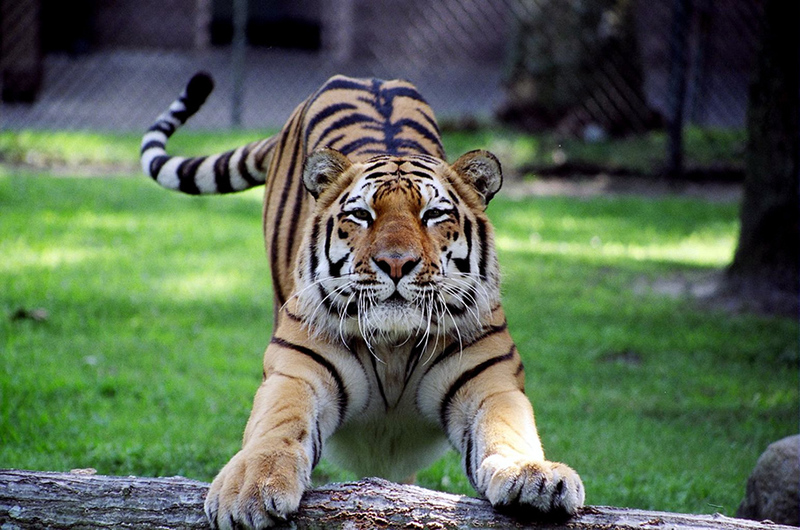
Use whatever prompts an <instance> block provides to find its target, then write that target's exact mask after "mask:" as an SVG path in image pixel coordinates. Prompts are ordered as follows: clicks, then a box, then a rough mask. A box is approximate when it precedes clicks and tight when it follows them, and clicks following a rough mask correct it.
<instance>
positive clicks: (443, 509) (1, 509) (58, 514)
mask: <svg viewBox="0 0 800 530" xmlns="http://www.w3.org/2000/svg"><path fill="white" fill-rule="evenodd" d="M207 490H208V484H206V483H203V482H198V481H195V480H189V479H186V478H183V477H171V478H141V477H111V476H103V475H94V474H91V473H75V472H73V473H51V472H34V471H21V470H0V528H1V529H2V530H17V529H32V528H36V529H38V528H52V529H67V528H69V529H77V528H86V529H89V528H153V529H201V528H202V529H205V528H208V523H207V522H206V518H205V515H204V513H203V499H205V496H206V492H207ZM531 523H532V522H531V521H523V520H520V519H519V518H518V517H513V516H511V515H508V514H501V513H498V512H497V511H495V510H493V509H492V507H491V506H490V505H489V503H488V502H486V501H484V500H480V499H475V498H471V497H465V496H459V495H451V494H448V493H440V492H436V491H431V490H427V489H424V488H420V487H417V486H409V485H399V484H394V483H392V482H388V481H385V480H381V479H373V478H370V479H362V480H359V481H357V482H350V483H345V484H331V485H327V486H323V487H320V488H316V489H314V490H312V491H309V492H308V493H307V494H306V495H305V496H304V497H303V501H302V503H301V505H300V511H299V512H298V513H297V514H296V515H295V516H294V517H292V519H291V521H290V522H289V523H287V524H286V525H284V527H285V528H297V529H318V528H326V529H331V528H333V529H335V528H342V529H344V528H347V529H358V528H406V529H423V528H435V529H442V530H444V529H451V528H452V529H456V528H459V529H462V528H475V527H478V528H505V529H509V528H522V527H524V526H528V525H529V524H531ZM533 525H534V526H536V527H537V528H542V529H552V530H557V529H570V530H601V529H602V530H610V529H622V530H629V529H630V530H634V529H636V530H643V529H644V530H666V529H670V530H790V529H791V527H786V526H780V525H776V524H770V523H758V522H753V521H746V520H741V519H732V518H729V517H724V516H721V515H683V514H675V513H665V512H650V511H643V510H633V509H627V508H609V507H600V506H590V507H586V508H584V509H582V510H581V512H580V513H579V514H578V515H577V516H575V517H573V518H572V519H570V520H568V521H566V522H548V523H534V524H533Z"/></svg>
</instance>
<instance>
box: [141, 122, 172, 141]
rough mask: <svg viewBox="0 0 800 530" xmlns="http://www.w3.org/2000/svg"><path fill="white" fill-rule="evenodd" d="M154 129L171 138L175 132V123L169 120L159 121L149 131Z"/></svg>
mask: <svg viewBox="0 0 800 530" xmlns="http://www.w3.org/2000/svg"><path fill="white" fill-rule="evenodd" d="M153 131H158V132H162V133H164V134H165V135H166V136H167V138H169V137H170V136H172V134H173V133H174V132H175V125H173V124H172V123H170V122H168V121H157V122H155V123H154V124H153V125H151V126H150V128H149V129H147V132H153Z"/></svg>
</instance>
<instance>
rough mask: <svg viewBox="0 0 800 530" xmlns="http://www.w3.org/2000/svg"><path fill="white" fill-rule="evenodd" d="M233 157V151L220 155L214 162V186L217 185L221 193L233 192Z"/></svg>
mask: <svg viewBox="0 0 800 530" xmlns="http://www.w3.org/2000/svg"><path fill="white" fill-rule="evenodd" d="M232 156H233V151H228V152H227V153H223V154H221V155H219V158H217V160H216V161H215V162H214V184H216V186H217V191H218V192H219V193H231V192H232V191H233V185H232V184H231V166H230V163H231V157H232Z"/></svg>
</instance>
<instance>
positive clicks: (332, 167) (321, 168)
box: [303, 149, 353, 199]
mask: <svg viewBox="0 0 800 530" xmlns="http://www.w3.org/2000/svg"><path fill="white" fill-rule="evenodd" d="M352 165H353V164H352V163H351V162H350V159H349V158H347V157H346V156H345V155H343V154H342V153H340V152H339V151H337V150H335V149H319V150H317V151H314V152H313V153H311V154H310V155H308V157H306V161H305V164H304V165H303V184H304V185H305V187H306V189H307V190H308V192H309V193H310V194H311V195H313V196H314V198H315V199H318V198H319V196H320V195H322V193H323V192H324V191H325V189H326V188H327V187H328V186H329V185H330V184H331V183H333V182H335V181H336V179H337V178H339V175H341V174H342V173H344V172H345V171H347V170H348V169H349V168H350V166H352Z"/></svg>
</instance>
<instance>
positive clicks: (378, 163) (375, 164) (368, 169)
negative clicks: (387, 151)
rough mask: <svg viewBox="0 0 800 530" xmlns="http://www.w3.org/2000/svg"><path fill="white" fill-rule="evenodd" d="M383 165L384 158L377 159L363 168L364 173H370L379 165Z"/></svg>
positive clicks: (384, 162)
mask: <svg viewBox="0 0 800 530" xmlns="http://www.w3.org/2000/svg"><path fill="white" fill-rule="evenodd" d="M385 165H386V160H379V161H378V162H375V163H374V164H372V165H370V166H367V167H366V168H364V173H370V172H372V171H375V170H376V169H378V168H379V167H382V166H385Z"/></svg>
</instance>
